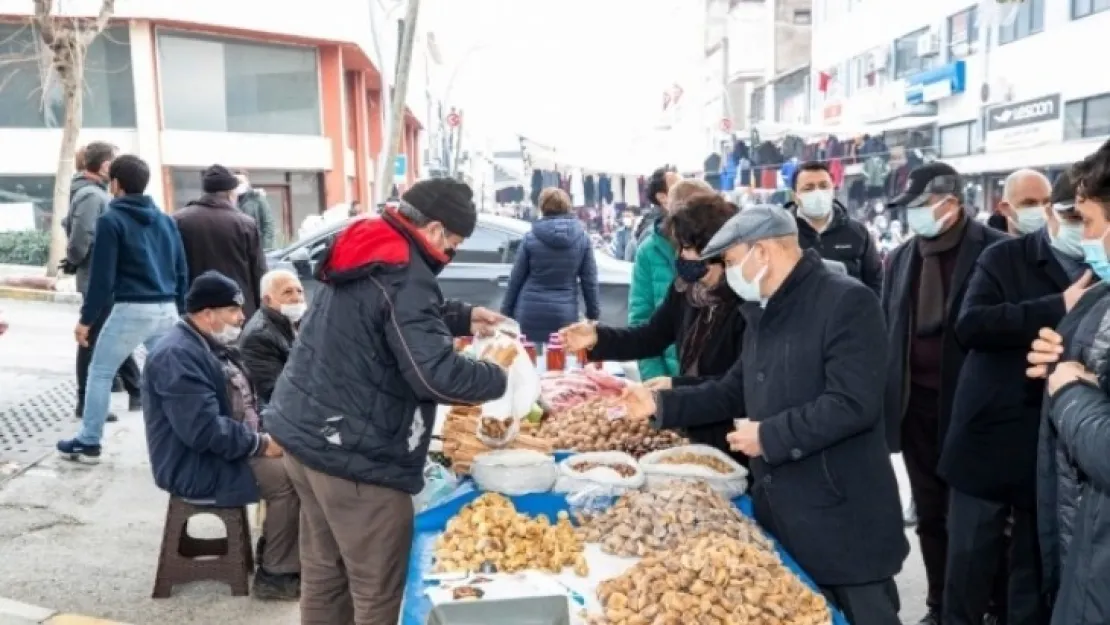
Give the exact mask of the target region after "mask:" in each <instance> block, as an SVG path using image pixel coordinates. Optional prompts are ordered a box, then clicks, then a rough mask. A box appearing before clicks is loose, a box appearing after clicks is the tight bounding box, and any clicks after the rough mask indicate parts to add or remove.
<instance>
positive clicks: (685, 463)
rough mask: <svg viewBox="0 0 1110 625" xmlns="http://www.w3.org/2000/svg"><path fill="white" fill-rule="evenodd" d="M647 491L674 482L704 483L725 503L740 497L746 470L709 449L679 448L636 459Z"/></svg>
mask: <svg viewBox="0 0 1110 625" xmlns="http://www.w3.org/2000/svg"><path fill="white" fill-rule="evenodd" d="M640 466H641V467H643V469H644V475H645V476H646V477H647V486H648V488H649V489H651V488H655V487H656V485H658V484H664V486H663V488H666V487H667V486H666V484H668V483H671V482H674V481H676V480H681V481H689V482H704V483H706V484H708V485H709V486H710V487H712V488H713V490H715V491H717V492H718V493H721V494H722V495H724V496H725V497H726V498H728V499H732V498H733V497H738V496H740V495H743V494H744V491H745V490H747V487H748V470H747V469H745V468H744V467H742V466H740V464H738V463H737V462H736V461H735V460H733V459H732V458H730V457H729V455H728V454H726V453H724V452H722V451H720V450H719V449H716V448H713V447H710V446H709V445H683V446H681V447H672V448H670V449H664V450H660V451H655V452H652V453H650V454H647V455H645V456H644V457H642V458H640Z"/></svg>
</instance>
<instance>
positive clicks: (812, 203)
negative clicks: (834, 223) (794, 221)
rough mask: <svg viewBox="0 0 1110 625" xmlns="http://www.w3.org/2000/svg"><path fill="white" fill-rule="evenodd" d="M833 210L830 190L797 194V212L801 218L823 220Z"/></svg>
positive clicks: (816, 190)
mask: <svg viewBox="0 0 1110 625" xmlns="http://www.w3.org/2000/svg"><path fill="white" fill-rule="evenodd" d="M832 209H833V192H832V189H815V190H813V191H806V192H805V193H800V194H798V210H799V211H800V212H801V213H802V216H803V217H809V218H810V219H824V218H825V217H828V215H829V213H831V212H832Z"/></svg>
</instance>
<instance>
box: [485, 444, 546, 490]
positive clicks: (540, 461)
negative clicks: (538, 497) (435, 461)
mask: <svg viewBox="0 0 1110 625" xmlns="http://www.w3.org/2000/svg"><path fill="white" fill-rule="evenodd" d="M558 472H559V471H558V469H557V468H556V467H555V459H554V458H552V457H551V456H547V455H544V454H541V453H540V452H538V451H531V450H528V449H499V450H496V451H489V452H486V453H484V454H478V455H477V456H475V458H474V461H473V462H472V463H471V464H470V476H471V477H473V478H474V481H475V482H476V483H477V484H478V488H481V489H482V490H486V491H492V492H495V493H501V494H502V495H527V494H528V493H545V492H547V491H549V490H551V485H552V484H554V483H555V476H556V475H557V474H558Z"/></svg>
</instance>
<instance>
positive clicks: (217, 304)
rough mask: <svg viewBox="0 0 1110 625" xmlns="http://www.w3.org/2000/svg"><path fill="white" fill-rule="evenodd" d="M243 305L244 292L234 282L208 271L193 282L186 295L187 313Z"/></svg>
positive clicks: (222, 275)
mask: <svg viewBox="0 0 1110 625" xmlns="http://www.w3.org/2000/svg"><path fill="white" fill-rule="evenodd" d="M242 305H243V291H242V290H241V289H240V288H239V285H238V284H236V282H235V281H234V280H232V279H231V278H229V277H227V276H225V275H224V274H222V273H220V272H218V271H206V272H204V273H202V274H200V275H199V276H197V277H196V279H195V280H193V284H192V285H191V286H190V287H189V292H188V293H186V294H185V312H187V313H195V312H200V311H202V310H208V309H209V308H228V307H230V306H242Z"/></svg>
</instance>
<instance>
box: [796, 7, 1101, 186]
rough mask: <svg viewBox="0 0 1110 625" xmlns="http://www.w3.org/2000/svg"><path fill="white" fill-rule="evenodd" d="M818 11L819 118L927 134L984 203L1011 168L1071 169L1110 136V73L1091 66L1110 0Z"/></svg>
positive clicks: (854, 129) (831, 123) (853, 128)
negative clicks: (964, 174) (1092, 45)
mask: <svg viewBox="0 0 1110 625" xmlns="http://www.w3.org/2000/svg"><path fill="white" fill-rule="evenodd" d="M813 17H814V26H813V80H814V82H815V83H817V84H819V85H820V88H818V89H815V93H814V98H813V99H814V102H813V106H812V113H811V115H812V117H813V120H814V123H815V124H820V125H822V126H823V127H826V128H827V129H828V130H829V131H830V132H836V131H837V129H839V128H843V129H845V130H844V132H845V134H847V133H849V132H851V133H858V132H860V129H861V128H862V129H864V130H866V129H867V128H868V127H876V128H881V129H883V130H886V131H890V130H891V129H907V130H909V129H912V130H913V131H915V132H918V133H920V135H921V136H927V137H929V138H930V143H932V145H931V146H930V149H931V151H933V152H934V153H935V156H937V157H939V158H942V159H944V160H946V161H948V162H950V163H952V164H953V165H954V166H956V167H957V168H958V169H960V170H961V171H963V172H965V173H967V174H969V175H970V177H971V179H972V180H973V181H974V185H975V187H976V189H974V192H975V194H976V195H977V196H978V198H979V201H981V202H982V205H986V206H988V207H990V206H993V205H994V204H995V203H997V200H998V199H999V197H1000V190H1001V180H1002V179H1003V178H1004V177H1005V175H1007V174H1008V173H1009V172H1012V171H1014V170H1015V169H1018V168H1021V167H1040V168H1043V169H1045V170H1047V171H1049V172H1056V171H1060V170H1062V169H1063V168H1065V167H1066V166H1068V165H1069V164H1071V163H1073V162H1074V161H1076V160H1079V159H1081V158H1083V157H1084V156H1086V155H1087V154H1089V153H1090V152H1092V151H1093V150H1094V149H1095V148H1096V147H1097V146H1098V145H1099V144H1100V143H1101V142H1102V141H1104V140H1105V139H1106V137H1107V136H1110V76H1106V75H1103V74H1102V73H1099V72H1097V71H1094V72H1092V71H1084V69H1083V68H1085V67H1089V66H1090V64H1089V63H1087V62H1085V61H1084V60H1083V59H1085V58H1090V57H1091V53H1090V52H1089V50H1090V49H1091V44H1092V42H1096V41H1098V40H1099V37H1100V34H1103V33H1105V32H1106V31H1107V29H1108V28H1110V2H1107V1H1105V0H1024V1H1022V2H1011V3H999V2H997V1H996V0H986V1H983V2H971V1H968V0H934V1H932V2H924V3H921V2H902V1H898V0H816V1H815V2H814V13H813ZM892 34H894V36H893V37H892V36H891V35H892ZM849 129H850V130H849Z"/></svg>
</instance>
